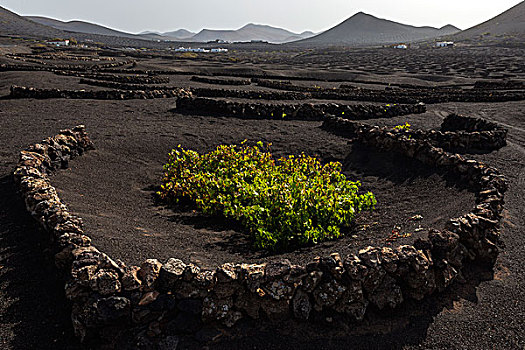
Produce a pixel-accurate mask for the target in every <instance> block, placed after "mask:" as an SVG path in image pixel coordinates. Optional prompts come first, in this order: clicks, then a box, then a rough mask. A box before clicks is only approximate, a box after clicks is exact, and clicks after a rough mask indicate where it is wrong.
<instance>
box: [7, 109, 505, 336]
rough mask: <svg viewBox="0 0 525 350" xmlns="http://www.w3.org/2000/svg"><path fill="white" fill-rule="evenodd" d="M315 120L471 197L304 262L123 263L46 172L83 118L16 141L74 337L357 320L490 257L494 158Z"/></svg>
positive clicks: (59, 160)
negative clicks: (413, 228)
mask: <svg viewBox="0 0 525 350" xmlns="http://www.w3.org/2000/svg"><path fill="white" fill-rule="evenodd" d="M324 127H325V128H326V129H332V130H337V131H338V132H341V131H342V130H343V131H346V132H347V133H348V135H349V136H351V137H353V138H355V139H356V141H358V142H361V143H364V144H366V145H369V146H370V147H376V148H378V149H380V150H384V151H389V152H398V153H401V154H404V155H407V156H409V157H412V158H415V159H417V160H419V161H421V162H423V163H424V164H427V165H429V166H433V167H437V168H442V169H445V170H447V171H450V172H453V173H455V174H456V175H457V178H458V179H459V180H460V181H465V182H467V183H469V184H470V185H471V186H472V188H474V189H475V191H476V195H477V199H476V206H475V207H474V208H472V210H471V212H470V213H469V214H467V215H463V216H461V217H457V218H451V219H450V220H449V222H448V224H447V226H446V227H444V228H443V229H441V230H431V231H429V233H428V237H427V239H425V240H418V241H416V242H415V244H414V245H403V246H399V247H397V248H389V247H368V248H366V249H362V250H360V251H358V252H356V253H355V254H351V255H348V256H340V255H339V254H338V253H337V252H334V253H333V254H331V255H330V256H325V257H319V258H316V259H314V260H313V261H311V262H310V263H308V264H306V265H304V266H299V265H293V264H291V263H290V262H289V261H288V260H283V261H280V262H275V263H264V264H231V263H227V262H225V264H223V265H221V266H218V267H217V268H216V269H214V270H204V269H201V268H200V267H199V266H196V265H193V264H191V263H186V262H183V261H181V260H180V259H178V258H177V257H173V258H170V259H168V260H167V261H165V262H160V261H158V260H156V259H154V258H152V259H148V260H146V261H144V262H143V263H142V264H141V266H127V265H125V264H124V263H123V262H121V261H118V260H113V259H112V258H111V257H109V256H107V255H106V254H104V253H103V252H101V251H99V250H98V249H97V248H96V247H94V246H93V245H92V244H91V239H90V238H89V233H88V232H85V231H84V228H83V226H82V220H81V219H80V218H78V217H76V216H75V215H73V214H71V213H70V212H69V211H68V209H67V206H66V205H65V204H64V203H63V202H62V201H61V200H60V198H59V196H58V195H57V191H56V189H55V188H54V187H53V186H52V184H51V183H50V180H49V177H48V174H49V173H50V172H52V171H55V170H57V169H60V168H64V167H67V165H68V162H69V160H70V159H72V158H74V157H76V156H79V155H81V154H83V153H84V152H86V151H88V150H90V149H92V148H93V143H92V142H91V140H90V139H89V137H88V135H87V133H86V131H85V128H84V126H77V127H75V128H73V129H70V130H69V129H68V130H62V131H60V133H59V134H57V135H56V136H53V137H50V138H47V139H45V140H43V141H42V142H40V143H38V144H35V145H33V146H31V147H29V148H28V149H27V150H25V151H22V152H21V153H20V161H19V163H18V165H17V167H16V169H15V170H14V173H13V175H14V179H15V181H16V184H17V185H18V187H19V190H20V193H21V195H22V197H23V199H24V201H25V203H26V207H27V210H28V211H29V212H30V213H31V215H32V216H33V217H34V218H35V219H36V220H37V221H38V222H39V223H40V224H41V226H42V227H43V228H44V230H46V231H47V232H49V233H50V236H51V238H52V242H53V247H54V249H55V261H56V265H57V268H58V269H59V271H60V272H61V273H62V274H63V276H64V279H65V281H66V284H65V292H66V296H67V298H68V299H69V300H70V301H71V307H72V322H73V327H74V331H75V334H76V336H78V337H79V338H80V339H81V340H82V341H92V340H95V341H98V342H103V343H106V344H112V342H113V341H114V340H115V339H117V338H118V337H117V335H118V334H122V333H123V332H128V333H126V334H130V333H131V334H132V335H134V336H135V335H139V336H140V337H142V338H143V340H142V341H146V342H150V343H151V344H154V343H158V342H159V341H161V339H163V338H165V337H166V336H168V335H170V334H186V335H188V336H191V335H195V334H198V333H199V332H200V330H201V329H203V328H204V327H207V328H210V327H212V328H215V329H217V328H219V329H220V328H222V327H232V326H234V325H235V323H236V322H237V321H238V320H240V319H242V318H252V319H259V318H264V319H270V320H271V319H273V318H274V317H277V318H279V319H281V320H282V319H283V318H284V319H286V318H290V319H291V318H294V319H301V320H309V319H312V318H313V314H314V313H321V312H322V313H323V315H334V316H338V319H340V318H341V316H343V317H344V318H350V319H354V320H361V319H363V317H364V316H365V314H366V312H367V310H368V309H369V308H370V307H372V306H374V307H375V308H377V309H380V310H382V309H385V308H396V307H397V306H398V305H399V304H401V303H403V301H404V300H406V299H416V300H421V299H423V298H425V297H427V296H429V295H431V294H433V293H435V292H439V291H443V290H444V289H445V288H446V287H447V286H449V285H450V284H451V283H453V282H454V281H455V280H456V279H457V278H458V276H461V271H462V269H463V267H464V266H465V265H466V264H467V263H468V262H469V261H473V260H483V261H488V262H491V263H493V262H494V261H495V259H496V257H497V255H498V252H499V248H498V243H499V230H498V227H499V221H500V218H501V215H502V210H503V204H504V193H505V191H506V190H507V183H506V181H505V178H504V177H503V175H501V174H500V173H499V172H498V170H497V169H495V168H493V167H490V166H487V165H485V164H483V163H481V162H478V161H475V160H467V159H465V158H463V157H462V156H460V155H458V154H451V153H447V152H445V151H444V150H443V149H441V148H438V147H436V146H435V144H436V143H435V140H430V139H426V138H424V137H418V138H415V137H410V135H409V134H407V133H404V132H393V131H392V129H388V128H380V127H376V126H368V125H364V124H359V123H355V122H351V121H348V120H345V119H341V118H336V117H326V118H325V121H324ZM465 133H467V134H468V133H469V131H468V128H467V131H465ZM113 345H114V344H113Z"/></svg>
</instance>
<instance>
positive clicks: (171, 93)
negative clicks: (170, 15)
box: [9, 86, 190, 100]
mask: <svg viewBox="0 0 525 350" xmlns="http://www.w3.org/2000/svg"><path fill="white" fill-rule="evenodd" d="M188 94H190V93H189V92H187V91H186V90H183V89H175V90H147V91H142V90H132V91H130V90H106V91H86V90H60V89H37V88H32V87H25V86H11V93H10V95H9V97H10V98H36V99H47V98H71V99H93V100H131V99H152V98H171V97H181V96H186V95H188Z"/></svg>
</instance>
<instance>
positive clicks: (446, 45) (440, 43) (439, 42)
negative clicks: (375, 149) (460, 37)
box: [436, 41, 454, 47]
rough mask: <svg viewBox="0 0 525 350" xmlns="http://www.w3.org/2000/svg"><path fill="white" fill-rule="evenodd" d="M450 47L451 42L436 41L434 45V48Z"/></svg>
mask: <svg viewBox="0 0 525 350" xmlns="http://www.w3.org/2000/svg"><path fill="white" fill-rule="evenodd" d="M450 46H454V42H453V41H438V42H437V43H436V47H450Z"/></svg>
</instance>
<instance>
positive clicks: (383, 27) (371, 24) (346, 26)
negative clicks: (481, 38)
mask: <svg viewBox="0 0 525 350" xmlns="http://www.w3.org/2000/svg"><path fill="white" fill-rule="evenodd" d="M459 31H460V30H459V29H458V28H456V27H454V26H452V25H447V26H444V27H442V28H433V27H415V26H411V25H406V24H401V23H397V22H394V21H389V20H386V19H381V18H377V17H374V16H372V15H369V14H366V13H363V12H359V13H357V14H355V15H354V16H352V17H350V18H348V19H347V20H346V21H344V22H342V23H340V24H338V25H337V26H335V27H333V28H332V29H329V30H327V31H325V32H323V33H321V34H319V35H316V36H314V37H311V38H308V39H306V40H301V41H299V42H298V43H301V44H316V45H352V46H363V45H379V44H393V43H401V42H411V41H417V40H423V39H430V38H434V37H439V36H443V35H450V34H454V33H457V32H459Z"/></svg>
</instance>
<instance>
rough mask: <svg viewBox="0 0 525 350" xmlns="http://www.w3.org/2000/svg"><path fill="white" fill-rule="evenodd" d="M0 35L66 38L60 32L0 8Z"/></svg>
mask: <svg viewBox="0 0 525 350" xmlns="http://www.w3.org/2000/svg"><path fill="white" fill-rule="evenodd" d="M0 33H2V35H23V36H28V37H40V36H45V37H49V38H52V37H66V36H65V35H64V34H65V33H64V32H63V31H62V30H58V29H56V28H52V27H49V26H46V25H42V24H39V23H36V22H33V21H30V20H29V19H27V18H24V17H22V16H19V15H17V14H16V13H14V12H11V11H9V10H7V9H5V8H3V7H0Z"/></svg>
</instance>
